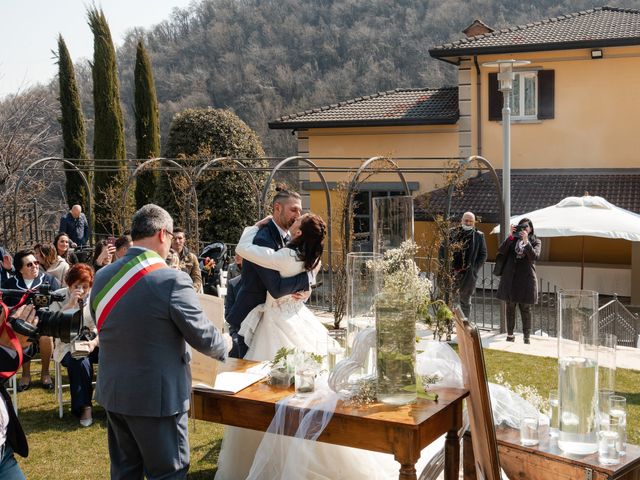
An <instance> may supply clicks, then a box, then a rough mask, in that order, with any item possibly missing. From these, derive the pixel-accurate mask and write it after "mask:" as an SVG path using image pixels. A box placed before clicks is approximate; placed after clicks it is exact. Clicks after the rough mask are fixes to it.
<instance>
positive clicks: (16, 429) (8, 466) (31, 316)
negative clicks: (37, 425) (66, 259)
mask: <svg viewBox="0 0 640 480" xmlns="http://www.w3.org/2000/svg"><path fill="white" fill-rule="evenodd" d="M0 315H1V317H0V372H2V373H1V374H0V375H1V376H0V478H2V479H6V480H24V479H25V476H24V474H23V473H22V470H20V465H18V462H16V459H15V457H14V456H13V454H14V453H17V454H18V455H20V456H21V457H27V456H28V455H29V444H28V443H27V437H26V436H25V434H24V431H23V430H22V426H20V421H19V420H18V416H17V415H16V412H15V410H14V409H13V405H12V404H11V397H10V396H9V392H7V388H6V385H5V384H6V381H7V379H8V378H10V377H12V376H13V375H14V374H15V372H16V371H17V370H18V368H20V362H21V361H25V360H26V359H28V358H29V355H30V354H31V350H32V348H31V347H32V344H31V343H30V341H29V339H28V338H27V337H24V336H22V335H18V334H15V335H14V332H13V329H12V328H11V326H10V325H9V324H8V323H5V321H6V319H5V318H4V314H0ZM12 316H13V317H15V318H20V319H22V320H24V321H25V322H27V323H30V324H31V325H36V324H37V319H36V311H35V308H34V307H33V305H23V306H22V307H20V308H18V309H17V310H16V311H15V312H14V313H13V315H12ZM12 336H13V337H15V338H13V339H12V338H11V337H12Z"/></svg>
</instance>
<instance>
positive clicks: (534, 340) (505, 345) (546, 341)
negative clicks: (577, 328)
mask: <svg viewBox="0 0 640 480" xmlns="http://www.w3.org/2000/svg"><path fill="white" fill-rule="evenodd" d="M314 313H315V314H316V315H317V316H318V317H319V318H320V319H321V321H322V322H323V323H325V324H331V323H332V322H333V315H332V314H331V313H328V312H324V311H315V312H314ZM418 335H419V336H427V335H429V334H428V331H426V330H424V331H419V332H418ZM480 335H481V337H482V346H483V347H484V348H489V349H492V350H504V351H506V352H512V353H525V354H527V355H535V356H538V357H553V358H557V356H558V340H557V339H556V338H555V337H541V336H537V335H532V336H531V343H530V344H529V345H526V344H524V343H523V341H522V334H516V341H515V342H507V341H506V338H507V335H506V334H504V333H498V332H496V331H495V330H488V331H487V330H480ZM455 339H456V338H455V335H454V336H453V340H454V341H455ZM616 366H617V367H618V368H627V369H630V370H638V371H640V348H631V347H618V348H617V350H616Z"/></svg>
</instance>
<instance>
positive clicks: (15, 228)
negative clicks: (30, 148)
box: [13, 157, 93, 242]
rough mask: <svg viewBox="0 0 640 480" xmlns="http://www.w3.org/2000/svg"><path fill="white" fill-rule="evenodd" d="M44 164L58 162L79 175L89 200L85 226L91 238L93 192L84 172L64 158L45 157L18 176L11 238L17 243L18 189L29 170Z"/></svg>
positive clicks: (14, 196)
mask: <svg viewBox="0 0 640 480" xmlns="http://www.w3.org/2000/svg"><path fill="white" fill-rule="evenodd" d="M45 162H60V163H63V164H64V165H68V166H70V167H72V168H73V169H74V170H75V171H76V172H77V173H78V174H80V177H81V178H82V181H83V182H84V186H85V187H86V189H87V193H88V196H89V198H88V199H87V200H88V203H87V215H86V217H87V224H88V225H89V238H91V235H92V234H93V217H92V216H91V210H92V208H91V204H92V203H93V190H92V189H91V186H90V185H89V181H88V180H87V176H86V175H85V174H84V172H83V171H82V170H80V169H79V168H78V166H77V165H76V164H75V163H73V162H71V161H70V160H67V159H64V158H59V157H45V158H41V159H39V160H35V161H33V162H31V163H30V164H29V165H28V166H27V168H25V169H24V171H23V172H22V173H21V174H20V178H18V181H17V182H16V187H15V189H14V191H13V238H14V241H15V242H17V241H18V191H19V190H20V187H21V186H22V182H24V179H25V177H26V176H27V173H28V172H29V170H31V169H32V168H33V167H35V166H37V165H40V164H41V163H45Z"/></svg>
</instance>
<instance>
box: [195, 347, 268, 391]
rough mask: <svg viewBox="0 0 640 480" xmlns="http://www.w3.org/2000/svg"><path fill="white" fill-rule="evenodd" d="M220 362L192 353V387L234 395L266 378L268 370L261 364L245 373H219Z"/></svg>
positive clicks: (196, 352) (198, 353)
mask: <svg viewBox="0 0 640 480" xmlns="http://www.w3.org/2000/svg"><path fill="white" fill-rule="evenodd" d="M265 363H266V362H265ZM219 364H220V363H219V362H218V360H215V359H213V358H211V357H207V356H206V355H203V354H202V353H200V352H198V351H197V350H192V351H191V386H192V387H193V388H197V389H201V390H211V391H214V392H218V393H226V394H229V395H233V394H234V393H238V392H239V391H240V390H244V389H245V388H247V387H248V386H250V385H253V384H254V383H256V382H259V381H260V380H262V379H263V378H266V376H267V374H268V369H267V368H265V365H264V364H262V363H259V364H257V365H255V366H253V367H251V368H249V369H248V370H247V371H244V372H218V366H219Z"/></svg>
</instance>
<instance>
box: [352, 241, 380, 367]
mask: <svg viewBox="0 0 640 480" xmlns="http://www.w3.org/2000/svg"><path fill="white" fill-rule="evenodd" d="M381 259H382V255H380V254H377V253H371V252H357V253H349V254H347V311H346V317H347V355H351V349H352V347H353V341H354V340H355V338H356V336H357V335H358V334H359V333H360V332H362V331H364V330H366V329H367V328H375V305H374V301H375V296H376V294H377V293H378V291H379V290H380V288H379V287H380V281H381V280H382V278H381V275H380V273H379V272H377V266H376V263H377V262H379V261H380V260H381ZM372 355H373V353H372V354H371V355H370V358H369V359H368V360H367V361H366V362H365V363H366V365H365V368H364V371H363V372H362V373H363V374H373V370H374V368H375V359H374V358H373V356H372Z"/></svg>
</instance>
